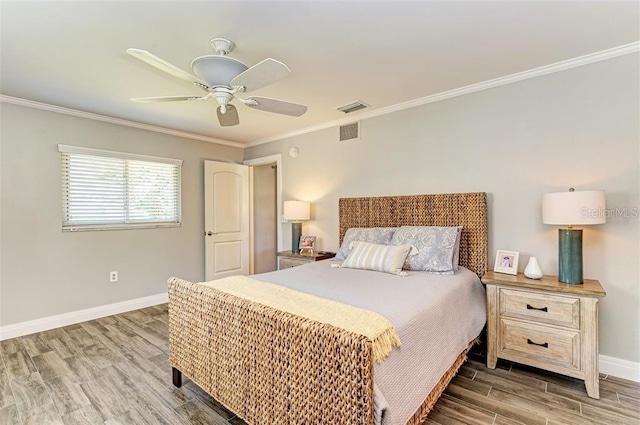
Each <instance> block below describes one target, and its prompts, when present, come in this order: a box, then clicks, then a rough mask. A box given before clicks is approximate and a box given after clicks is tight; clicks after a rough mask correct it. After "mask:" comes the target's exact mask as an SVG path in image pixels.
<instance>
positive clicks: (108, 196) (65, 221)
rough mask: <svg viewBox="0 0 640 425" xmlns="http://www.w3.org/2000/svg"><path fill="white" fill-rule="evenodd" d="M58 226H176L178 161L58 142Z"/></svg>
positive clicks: (96, 228)
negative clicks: (59, 154) (59, 216)
mask: <svg viewBox="0 0 640 425" xmlns="http://www.w3.org/2000/svg"><path fill="white" fill-rule="evenodd" d="M58 151H60V153H61V161H62V162H61V168H62V230H63V231H80V230H109V229H130V228H140V227H147V228H148V227H168V226H180V224H181V221H180V220H181V218H180V204H181V201H180V174H181V168H182V161H181V160H177V159H170V158H159V157H152V156H146V155H135V154H129V153H122V152H113V151H105V150H98V149H89V148H81V147H75V146H67V145H58Z"/></svg>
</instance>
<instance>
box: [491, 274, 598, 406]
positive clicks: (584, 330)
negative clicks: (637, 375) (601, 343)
mask: <svg viewBox="0 0 640 425" xmlns="http://www.w3.org/2000/svg"><path fill="white" fill-rule="evenodd" d="M482 283H484V284H485V285H487V367H489V369H495V367H496V363H497V362H498V358H503V359H506V360H511V361H513V362H518V363H524V364H527V365H530V366H533V367H538V368H540V369H546V370H550V371H552V372H556V373H562V374H564V375H567V376H572V377H574V378H578V379H583V380H584V383H585V386H586V388H587V394H588V395H589V397H593V398H599V397H600V387H599V381H598V379H599V374H598V299H599V298H602V297H604V296H605V292H604V289H602V286H601V285H600V282H598V281H597V280H593V279H585V280H584V283H583V284H581V285H569V284H565V283H562V282H559V281H558V279H557V278H556V277H555V276H543V277H542V279H539V280H533V279H528V278H527V277H525V276H524V275H523V274H522V273H518V274H517V275H505V274H500V273H494V272H487V273H485V275H484V276H483V277H482Z"/></svg>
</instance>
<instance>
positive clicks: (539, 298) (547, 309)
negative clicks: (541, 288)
mask: <svg viewBox="0 0 640 425" xmlns="http://www.w3.org/2000/svg"><path fill="white" fill-rule="evenodd" d="M500 316H501V317H515V318H519V319H527V320H533V321H536V322H539V323H548V324H551V325H558V326H565V327H569V328H572V329H580V299H579V298H573V297H563V296H558V295H549V294H541V293H534V292H526V291H520V290H512V289H500Z"/></svg>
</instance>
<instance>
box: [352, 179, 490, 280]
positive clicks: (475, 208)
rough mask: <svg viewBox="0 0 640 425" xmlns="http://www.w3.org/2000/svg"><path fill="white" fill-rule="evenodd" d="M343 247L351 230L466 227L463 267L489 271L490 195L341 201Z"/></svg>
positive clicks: (482, 271) (480, 271)
mask: <svg viewBox="0 0 640 425" xmlns="http://www.w3.org/2000/svg"><path fill="white" fill-rule="evenodd" d="M339 210H340V212H339V214H340V244H342V238H343V237H344V234H345V232H346V231H347V229H349V228H351V227H399V226H463V228H462V235H461V236H460V265H462V266H464V267H466V268H468V269H469V270H472V271H474V272H475V273H476V274H477V275H478V276H480V277H482V275H483V274H484V273H485V272H486V271H487V242H488V229H487V194H486V193H484V192H480V193H450V194H437V195H412V196H381V197H371V198H340V201H339Z"/></svg>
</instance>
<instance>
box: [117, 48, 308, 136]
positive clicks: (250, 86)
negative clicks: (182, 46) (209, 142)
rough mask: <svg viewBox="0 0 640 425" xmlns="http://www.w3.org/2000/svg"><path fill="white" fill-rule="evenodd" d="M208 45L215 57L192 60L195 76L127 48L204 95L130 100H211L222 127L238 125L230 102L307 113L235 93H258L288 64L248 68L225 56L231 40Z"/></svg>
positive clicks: (281, 102) (284, 71)
mask: <svg viewBox="0 0 640 425" xmlns="http://www.w3.org/2000/svg"><path fill="white" fill-rule="evenodd" d="M209 44H210V45H211V47H212V48H213V50H215V52H216V53H217V54H216V55H207V56H200V57H198V58H196V59H194V60H193V62H191V69H192V70H193V73H194V74H195V75H193V74H190V73H189V72H186V71H183V70H182V69H180V68H178V67H177V66H175V65H172V64H170V63H169V62H167V61H165V60H164V59H160V58H159V57H157V56H155V55H154V54H151V53H149V52H147V51H146V50H140V49H127V53H129V54H130V55H131V56H133V57H135V58H137V59H140V60H141V61H143V62H146V63H148V64H149V65H151V66H154V67H156V68H158V69H159V70H161V71H164V72H166V73H168V74H169V75H173V76H174V77H177V78H180V79H181V80H184V81H186V82H188V83H191V84H193V85H195V86H196V87H199V88H201V89H202V90H204V91H206V92H207V94H206V95H204V96H164V97H138V98H132V99H131V100H133V101H134V102H143V103H149V102H179V101H190V100H207V99H211V98H213V99H215V100H216V102H218V105H219V106H218V109H217V112H218V121H220V125H222V126H232V125H238V124H239V123H240V120H239V119H238V111H237V110H236V107H235V106H233V105H232V104H230V103H229V102H231V101H232V100H233V99H236V100H238V101H239V102H241V103H244V104H245V105H247V106H249V107H250V108H254V109H259V110H261V111H267V112H275V113H276V114H284V115H291V116H294V117H299V116H300V115H302V114H304V113H305V112H306V111H307V107H306V106H304V105H299V104H297V103H291V102H286V101H284V100H278V99H272V98H269V97H258V96H252V97H249V98H245V99H243V98H241V97H240V96H238V93H246V92H250V91H254V90H258V89H260V88H262V87H265V86H268V85H269V84H272V83H275V82H276V81H278V80H280V79H282V78H284V77H286V76H288V75H289V74H290V73H291V70H290V69H289V68H288V67H287V65H285V64H283V63H282V62H279V61H277V60H275V59H271V58H267V59H265V60H263V61H262V62H260V63H258V64H256V65H254V66H252V67H251V68H249V67H248V66H246V65H245V64H244V63H242V62H240V61H239V60H237V59H234V58H231V57H229V56H227V54H229V53H230V52H231V51H232V50H233V49H235V47H236V45H235V44H234V43H233V42H232V41H231V40H227V39H226V38H212V39H211V40H210V41H209ZM196 75H197V76H196Z"/></svg>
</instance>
